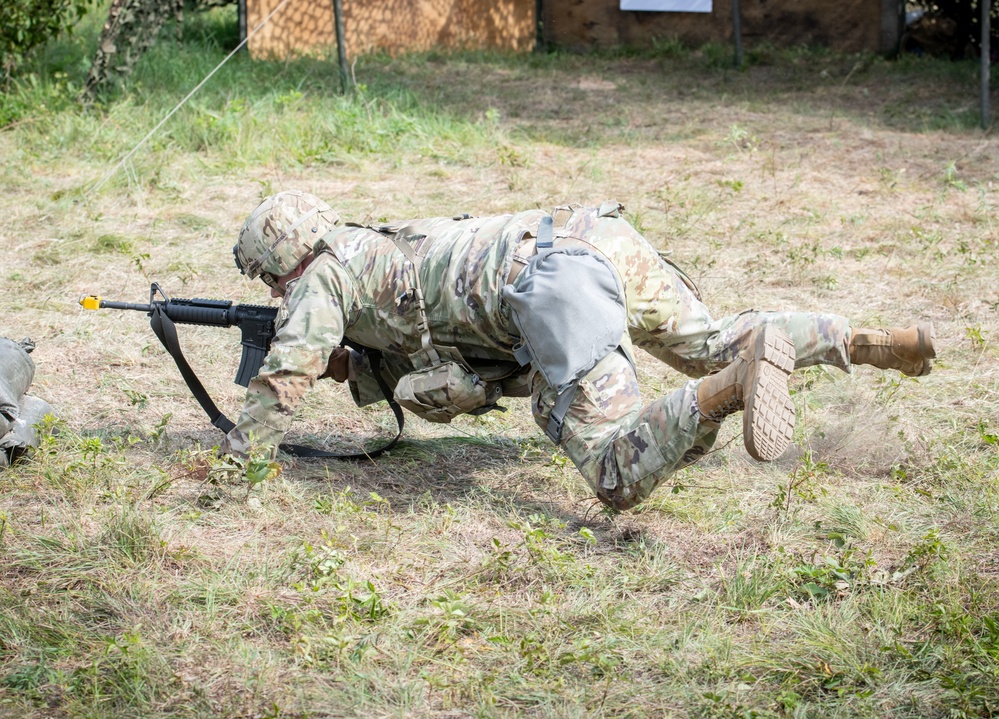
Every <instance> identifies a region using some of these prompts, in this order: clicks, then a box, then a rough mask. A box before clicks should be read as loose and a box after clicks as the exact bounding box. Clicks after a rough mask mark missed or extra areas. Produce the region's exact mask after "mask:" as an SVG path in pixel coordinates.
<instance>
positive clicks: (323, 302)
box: [220, 263, 353, 457]
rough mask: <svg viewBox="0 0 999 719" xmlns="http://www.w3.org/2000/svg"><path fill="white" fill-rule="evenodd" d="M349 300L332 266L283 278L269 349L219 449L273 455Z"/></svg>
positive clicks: (321, 368)
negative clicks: (284, 292)
mask: <svg viewBox="0 0 999 719" xmlns="http://www.w3.org/2000/svg"><path fill="white" fill-rule="evenodd" d="M323 264H326V263H323ZM311 269H312V268H310V270H311ZM352 302H353V288H352V285H351V283H350V281H349V278H347V277H346V276H345V275H344V274H343V272H342V269H341V268H338V267H331V266H327V267H316V271H314V272H312V271H307V272H306V274H305V275H303V276H302V277H301V278H300V279H299V280H297V281H296V282H294V283H289V288H288V294H287V295H286V296H285V302H284V304H283V305H282V307H281V310H280V311H279V312H278V317H277V324H276V333H275V336H274V340H273V341H272V343H271V350H270V353H268V355H267V358H266V359H265V360H264V364H263V366H262V367H261V368H260V372H259V373H258V374H257V376H256V377H254V378H253V379H252V380H251V381H250V385H249V387H248V388H247V392H246V401H245V403H244V405H243V411H242V413H241V414H240V417H239V421H238V422H237V423H236V427H235V429H233V430H232V431H231V432H229V434H228V435H226V439H225V441H224V442H223V444H222V445H221V447H220V451H221V452H223V453H226V454H232V455H236V456H245V455H247V454H248V453H249V452H250V450H251V449H254V450H257V449H264V450H267V451H269V452H270V454H271V456H272V457H273V456H275V455H276V453H277V446H278V445H279V444H280V443H281V440H282V439H283V438H284V435H285V434H286V433H287V432H288V430H289V429H290V428H291V422H292V420H293V419H294V416H295V412H296V411H297V409H298V407H299V405H300V404H301V402H302V399H303V398H304V397H305V395H306V393H307V392H308V391H309V390H310V389H312V387H313V385H315V383H316V379H317V378H318V377H319V376H320V375H322V374H323V373H324V372H326V369H327V365H328V363H329V359H330V355H331V353H332V352H333V350H335V349H336V348H337V347H338V346H339V344H340V341H341V340H342V339H343V333H344V328H345V324H346V321H347V309H345V308H349V307H351V304H352Z"/></svg>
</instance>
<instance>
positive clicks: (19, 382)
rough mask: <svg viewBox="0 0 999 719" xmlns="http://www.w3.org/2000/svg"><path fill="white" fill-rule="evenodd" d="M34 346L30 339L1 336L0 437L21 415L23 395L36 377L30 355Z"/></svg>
mask: <svg viewBox="0 0 999 719" xmlns="http://www.w3.org/2000/svg"><path fill="white" fill-rule="evenodd" d="M34 348H35V345H34V344H33V343H32V342H31V340H28V339H24V340H21V341H20V342H14V341H13V340H9V339H7V338H6V337H0V437H3V436H4V435H5V434H7V432H8V431H9V430H10V428H11V425H12V424H13V423H14V420H16V419H17V418H18V417H19V416H20V413H21V412H20V403H21V397H23V396H24V394H25V393H26V392H27V391H28V387H30V386H31V381H32V380H33V379H34V378H35V363H34V362H32V361H31V357H29V356H28V352H30V351H31V350H33V349H34Z"/></svg>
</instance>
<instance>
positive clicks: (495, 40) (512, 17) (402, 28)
mask: <svg viewBox="0 0 999 719" xmlns="http://www.w3.org/2000/svg"><path fill="white" fill-rule="evenodd" d="M280 2H281V0H245V7H246V18H245V20H246V30H247V33H250V32H252V31H253V29H254V28H255V27H256V26H257V25H258V24H259V23H260V21H261V20H263V19H264V18H265V17H267V15H268V14H269V13H270V12H271V11H272V10H273V9H274V8H275V7H277V6H278V5H279V4H280ZM343 15H344V28H345V33H346V42H345V44H346V46H347V52H348V54H349V55H350V56H353V55H356V54H358V53H362V52H367V51H371V50H384V51H387V52H390V53H392V52H399V51H402V50H426V49H430V48H499V49H508V50H530V49H532V48H533V47H534V42H535V35H536V23H535V19H534V18H535V0H343ZM333 38H334V35H333V3H332V0H289V2H288V3H287V4H286V5H285V6H284V7H283V8H281V9H280V10H279V11H278V12H277V13H276V14H275V15H274V17H273V18H271V20H270V22H268V24H267V25H265V26H264V27H263V28H262V29H261V30H260V31H259V32H258V33H257V34H256V35H255V36H253V37H252V38H251V39H250V41H249V42H248V43H247V46H248V48H249V51H250V54H251V55H252V56H253V57H287V56H289V55H292V54H296V53H307V52H319V53H327V52H329V49H330V47H331V46H332V45H333Z"/></svg>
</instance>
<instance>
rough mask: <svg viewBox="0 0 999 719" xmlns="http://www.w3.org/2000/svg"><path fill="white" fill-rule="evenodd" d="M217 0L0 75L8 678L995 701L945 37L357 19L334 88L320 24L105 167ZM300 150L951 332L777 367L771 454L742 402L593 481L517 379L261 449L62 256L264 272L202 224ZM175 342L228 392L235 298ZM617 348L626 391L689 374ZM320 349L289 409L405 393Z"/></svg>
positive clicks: (988, 452)
mask: <svg viewBox="0 0 999 719" xmlns="http://www.w3.org/2000/svg"><path fill="white" fill-rule="evenodd" d="M233 33H234V24H233V20H232V16H231V15H226V14H225V13H216V14H213V15H211V16H208V17H206V18H200V19H195V20H193V21H192V22H191V23H190V24H189V25H188V26H187V27H186V29H185V43H184V45H183V46H182V47H178V46H177V45H176V43H175V42H173V41H171V40H165V41H163V42H162V43H161V44H160V46H159V47H158V48H157V49H156V50H155V51H154V52H152V53H151V54H150V55H149V56H147V57H146V58H145V60H144V61H143V62H142V64H141V65H140V67H139V68H138V70H137V72H136V74H135V75H134V76H133V77H132V78H130V79H129V80H128V81H127V82H126V83H125V84H124V85H123V86H122V87H120V88H119V89H117V90H116V91H114V92H112V93H110V94H109V95H107V96H106V97H104V98H103V99H102V101H101V102H100V103H98V104H96V105H94V106H91V107H80V106H79V105H77V104H76V102H75V101H74V97H75V94H76V93H77V92H78V90H79V87H80V85H81V83H82V78H83V76H84V74H85V71H86V62H87V58H88V56H89V53H90V49H91V48H92V47H93V43H94V41H95V28H94V27H93V26H90V27H89V28H85V29H84V30H83V31H82V32H80V33H78V34H77V35H76V36H75V38H73V39H69V40H65V41H63V42H61V43H59V44H56V45H53V46H52V47H50V48H48V49H47V50H46V52H45V53H44V56H43V57H42V58H40V59H39V60H38V61H37V63H36V65H35V66H34V67H33V68H29V71H28V72H26V73H22V74H21V75H20V76H18V77H17V78H15V80H14V82H13V84H12V85H11V87H10V89H9V91H8V92H7V94H6V95H4V96H2V98H0V126H2V128H0V216H2V218H3V222H2V225H0V250H2V253H3V254H2V257H3V262H2V264H0V297H2V298H3V306H4V310H3V312H2V314H0V335H5V336H8V337H11V338H14V339H20V338H21V337H23V336H26V335H27V336H30V337H32V338H33V339H34V340H35V342H36V344H37V349H36V351H35V353H34V355H33V356H34V358H35V361H36V363H37V367H38V370H37V375H36V380H35V384H34V388H33V393H34V394H37V395H39V396H41V397H42V398H44V399H46V400H48V401H49V402H51V403H52V405H53V406H54V407H55V408H56V409H57V411H58V420H56V421H55V422H53V423H51V424H52V426H51V427H50V429H52V430H54V431H53V432H52V433H51V434H47V435H46V437H45V439H44V441H43V445H42V447H41V449H40V451H39V452H38V453H37V454H36V455H35V458H34V460H33V461H32V462H30V463H26V464H22V465H20V466H17V467H15V468H12V469H9V470H6V471H4V472H2V473H0V716H4V717H25V718H32V719H42V718H43V717H95V718H96V717H136V718H139V717H141V718H143V719H145V718H148V717H226V718H231V719H236V718H240V719H244V718H245V719H249V718H250V717H296V718H297V717H303V718H304V717H436V718H439V719H443V718H447V719H459V718H462V717H515V716H518V717H519V716H527V717H659V716H677V717H718V718H730V717H731V718H736V717H739V718H748V717H853V716H869V717H989V716H994V715H996V714H999V515H997V509H999V367H997V357H999V351H997V345H996V342H995V339H996V337H997V336H999V281H997V263H999V229H997V223H999V218H997V215H996V207H997V204H999V148H997V141H996V138H995V135H994V134H993V133H991V132H989V133H983V132H982V131H981V130H979V129H977V124H978V115H977V111H978V100H977V95H976V90H977V87H978V79H977V77H976V75H975V68H974V66H973V65H970V64H952V63H941V62H936V61H931V60H922V61H920V60H916V59H911V58H910V59H904V60H902V61H899V62H886V61H883V60H880V59H878V58H875V57H870V56H841V55H835V54H830V53H826V52H821V51H812V50H798V51H776V50H772V49H767V48H763V49H759V48H754V49H753V50H752V52H751V54H750V55H751V60H752V62H751V64H750V65H749V67H748V68H746V69H745V70H744V71H742V72H737V71H735V70H733V69H732V68H731V67H730V66H729V54H728V53H729V51H728V49H726V48H721V47H707V48H703V49H700V50H691V49H687V48H684V47H682V46H680V45H679V44H678V43H675V42H664V43H662V44H661V45H659V46H658V47H657V48H656V49H655V51H650V52H643V53H624V52H622V53H617V54H612V55H607V54H604V55H594V56H585V57H584V56H573V55H563V54H556V55H538V56H524V57H513V56H494V55H481V54H465V55H458V56H455V57H446V56H438V55H421V56H416V57H406V58H396V59H392V58H386V57H366V58H361V59H359V60H358V62H357V65H356V69H355V72H356V75H357V80H358V82H359V83H361V84H362V88H361V89H360V91H359V92H358V93H357V95H356V96H355V97H353V98H347V99H345V98H341V97H339V96H337V94H336V92H335V89H336V87H337V79H336V78H337V76H336V72H335V68H334V67H332V66H331V65H327V64H326V63H323V62H321V61H318V60H301V61H296V62H289V63H267V62H251V61H250V60H249V59H248V58H246V57H242V56H241V57H237V58H236V59H235V60H233V61H232V62H231V63H230V64H228V65H226V66H225V68H223V70H222V71H221V72H220V73H219V74H218V75H217V76H216V77H215V78H213V79H212V81H210V82H209V84H207V85H206V87H205V88H204V90H203V92H202V93H200V94H199V95H197V96H196V97H195V98H194V99H193V100H192V101H191V102H190V103H188V105H187V106H186V107H185V108H184V109H182V110H181V111H180V112H178V113H177V114H176V115H175V116H174V117H173V118H172V119H171V120H170V121H169V122H168V123H167V124H166V125H165V126H164V128H163V129H162V130H161V131H160V132H159V133H158V134H156V135H155V136H154V137H153V138H152V139H151V141H150V142H148V143H147V144H146V145H145V146H143V147H142V148H140V149H139V150H138V151H137V152H136V153H135V155H134V156H133V157H132V158H131V160H130V161H128V162H127V163H125V165H124V167H123V168H122V169H121V170H118V171H116V172H114V174H112V175H111V176H110V178H109V179H107V182H106V183H105V184H104V186H103V187H102V188H101V189H100V190H99V191H95V190H94V188H95V187H96V186H97V184H98V183H100V182H101V181H103V180H105V178H108V175H109V173H111V172H112V170H113V168H114V167H115V164H116V163H117V162H118V160H119V158H121V157H122V156H123V155H124V154H125V153H126V152H128V151H129V150H131V149H132V148H133V147H134V146H135V144H136V143H137V142H138V141H139V140H140V139H142V138H143V136H144V135H145V134H146V133H147V132H148V131H149V130H150V129H151V128H152V127H153V126H154V125H155V124H156V123H157V122H158V121H159V120H160V119H161V118H162V117H163V116H164V115H166V113H167V112H168V111H169V110H170V109H171V108H173V106H174V105H175V104H176V103H177V102H178V101H179V100H180V99H181V98H182V97H183V96H184V95H185V94H186V93H187V91H188V90H189V89H190V88H191V87H193V86H194V85H195V84H196V83H197V82H198V81H199V80H200V79H201V78H202V77H203V76H204V75H205V74H206V73H207V72H208V71H209V70H211V68H212V67H214V65H215V64H216V63H217V62H218V61H219V60H221V58H222V57H224V55H225V51H226V50H225V48H226V47H227V46H228V45H227V44H228V43H230V42H231V38H232V35H233ZM171 37H172V36H171ZM995 100H996V98H995V96H993V106H995V105H996V102H995ZM290 188H301V189H304V190H307V191H310V192H313V193H315V194H317V195H320V196H322V197H324V198H327V199H328V200H329V201H330V202H331V203H332V204H333V205H334V206H335V207H336V208H337V209H338V210H340V212H341V213H342V214H343V215H344V216H345V217H346V218H347V219H350V220H352V221H356V222H361V223H365V222H372V221H378V220H382V219H388V218H400V217H415V216H434V215H453V214H456V213H461V212H469V213H471V214H476V215H486V214H490V213H500V212H509V211H515V210H520V209H527V208H532V207H542V208H551V207H553V206H555V205H556V204H559V203H561V202H564V201H578V202H583V203H599V202H601V201H603V200H606V199H610V198H613V199H616V200H619V201H621V202H622V203H624V205H625V206H626V208H627V212H628V217H629V219H631V220H632V221H633V222H634V224H635V225H636V226H637V227H639V228H640V229H641V230H642V231H643V232H644V233H645V235H646V236H647V237H648V238H649V239H650V241H651V242H653V244H655V245H657V246H658V247H661V248H664V249H669V250H672V257H673V258H674V259H675V260H676V261H677V262H678V263H679V264H680V265H681V266H683V267H684V268H686V269H687V270H688V272H689V273H690V274H691V275H692V276H693V277H694V278H695V280H696V281H697V282H698V283H699V284H700V287H701V290H702V292H703V295H704V297H705V299H706V301H707V303H708V304H709V306H710V307H712V309H713V311H714V312H715V313H716V314H717V315H719V316H720V315H722V314H726V313H729V312H734V311H738V310H740V309H744V308H748V307H755V308H759V309H803V310H821V311H832V312H837V313H840V314H844V315H846V316H848V317H851V318H853V319H854V320H855V321H856V322H857V324H859V325H867V326H870V325H874V326H878V325H898V324H908V323H910V322H911V321H916V320H919V321H925V320H932V321H933V322H934V323H935V325H936V328H937V338H938V354H939V361H938V363H937V365H936V367H935V369H934V371H933V373H932V374H931V375H929V376H928V377H925V378H921V379H919V380H915V379H909V378H905V377H902V376H900V375H898V374H897V373H895V372H881V371H878V370H873V369H870V368H858V369H857V370H856V371H855V372H854V373H853V374H852V375H846V374H844V373H841V372H838V371H836V370H829V371H827V370H824V369H811V370H808V371H804V372H799V373H796V374H795V376H794V391H795V394H794V397H795V402H796V404H797V407H798V423H797V428H796V436H795V444H794V447H793V448H792V449H791V450H790V451H789V452H788V453H787V454H786V455H785V456H784V457H782V458H781V459H780V460H778V461H776V462H773V463H770V464H758V463H755V462H753V461H752V460H751V459H750V458H749V457H748V455H747V454H746V452H745V450H744V449H743V448H742V444H741V438H740V437H739V435H738V428H739V422H737V421H736V422H729V423H728V424H727V425H726V426H725V427H724V428H723V434H724V437H723V441H721V442H719V445H718V446H719V449H718V450H717V451H716V452H714V453H713V454H711V455H709V456H708V457H706V458H705V459H703V460H702V461H701V462H699V463H698V464H697V465H695V466H693V467H691V468H689V469H687V470H684V471H682V472H681V473H679V474H677V475H676V477H675V478H674V479H675V482H674V483H673V484H672V485H671V486H667V487H664V488H662V489H661V490H660V491H659V492H658V494H656V495H654V497H653V498H652V499H650V500H649V501H648V502H646V503H645V504H644V505H642V506H640V507H639V508H638V509H636V510H634V511H632V512H629V513H625V514H621V515H617V516H611V515H608V514H606V513H604V512H603V511H602V510H601V508H600V505H599V504H596V503H595V502H594V500H593V499H592V498H591V497H590V495H589V492H588V490H587V489H586V487H585V486H584V484H583V482H582V480H581V479H580V478H579V477H578V476H577V474H576V472H575V470H574V468H573V467H572V466H571V463H569V462H568V461H567V459H566V458H565V456H564V455H562V454H561V453H560V452H558V451H557V450H555V449H554V448H553V447H552V446H551V445H550V444H548V443H547V441H546V440H544V438H543V436H542V435H541V434H540V432H539V431H538V430H537V429H536V428H535V426H534V424H533V421H532V420H531V416H530V411H529V407H528V406H527V403H526V400H520V399H514V400H508V401H506V402H505V403H506V404H507V405H508V407H509V411H508V412H506V413H504V414H496V413H494V414H490V415H485V416H483V417H480V418H472V417H464V418H460V419H459V420H457V421H456V422H454V424H453V425H450V426H443V427H441V426H437V425H431V424H428V423H424V422H421V421H420V420H418V419H415V418H412V417H411V418H410V419H409V421H408V423H407V432H406V441H405V443H404V444H402V445H401V446H400V447H399V448H398V449H397V450H394V451H393V452H392V453H391V456H389V457H385V458H381V459H379V460H377V461H375V462H373V463H370V464H346V463H336V462H331V463H320V462H310V461H287V462H285V463H284V471H283V472H282V473H281V474H280V476H279V477H277V478H276V479H272V480H268V481H266V482H263V483H262V484H259V485H257V486H255V487H254V488H253V489H252V490H251V491H248V488H247V486H246V484H245V483H244V482H242V481H241V480H239V479H238V478H235V477H233V476H231V475H228V474H226V473H225V472H224V471H221V469H220V468H219V465H218V462H217V461H216V460H215V459H214V452H213V449H212V448H213V447H214V446H215V445H217V443H218V442H219V440H220V439H221V435H220V434H219V433H218V432H217V431H216V430H214V429H212V428H211V427H210V426H209V424H208V422H207V420H206V418H205V417H204V416H203V415H202V414H201V411H200V409H199V408H198V407H197V405H196V404H195V402H194V401H193V399H192V398H191V397H190V396H189V394H188V392H187V390H186V388H185V387H184V385H183V382H182V380H181V378H180V376H179V374H178V372H177V370H176V368H175V367H174V366H173V364H172V362H171V360H170V358H169V356H167V355H166V354H165V353H164V351H163V350H162V349H161V348H160V347H159V345H158V343H157V341H156V339H155V337H154V336H153V334H152V332H151V331H150V329H149V327H148V323H147V321H146V318H145V316H144V315H142V314H140V313H114V312H109V311H103V312H100V313H91V312H84V311H83V310H82V309H80V308H79V307H78V305H77V299H78V298H79V297H80V296H81V295H83V294H90V293H96V294H101V295H103V296H104V297H106V298H109V299H116V300H123V301H131V302H140V301H145V298H146V297H148V287H149V284H150V282H151V281H156V282H159V283H160V284H161V285H162V286H163V288H164V289H165V290H166V291H167V292H168V293H170V294H172V295H175V296H179V297H220V298H228V299H233V300H237V301H241V302H252V303H261V302H266V301H268V300H267V292H266V288H265V287H264V286H263V285H262V284H259V283H258V284H252V283H249V282H247V281H245V280H244V279H243V278H241V277H240V275H239V273H238V272H237V271H236V270H235V269H234V268H233V266H232V260H231V252H230V248H231V247H232V244H233V243H234V241H235V236H236V233H237V231H238V228H239V226H240V224H241V223H242V220H243V219H244V217H245V216H246V215H247V214H248V213H249V212H250V210H252V209H253V207H254V206H255V205H256V204H257V203H258V202H259V200H260V199H261V198H262V197H264V196H266V195H268V194H270V193H272V192H276V191H278V190H282V189H290ZM182 341H183V343H184V347H185V350H186V352H187V354H188V357H189V359H190V360H191V362H192V364H193V365H194V366H195V368H196V369H197V370H198V372H199V373H200V374H201V376H202V378H203V380H204V382H205V384H206V386H207V387H208V388H209V390H210V391H211V392H212V393H213V395H215V396H216V399H217V400H218V401H219V403H220V404H221V405H222V406H223V409H224V410H225V411H226V412H227V413H228V414H229V415H230V416H232V415H235V414H237V413H238V411H239V407H240V402H241V391H240V388H239V387H237V386H235V385H233V384H232V383H231V379H232V377H233V376H234V374H235V370H236V365H237V361H238V352H239V345H238V335H237V334H236V333H235V331H211V330H208V329H200V328H183V334H182ZM639 369H640V375H641V380H642V384H643V390H644V391H645V393H646V394H647V396H649V397H654V396H656V395H660V394H662V393H666V392H669V391H672V390H673V389H674V388H676V387H679V386H680V385H681V383H682V382H683V378H681V377H680V376H678V375H677V374H676V373H674V372H672V371H671V370H668V369H666V368H664V367H662V366H660V365H658V364H656V363H655V362H653V361H651V359H650V358H648V357H643V358H640V366H639ZM323 385H332V383H320V386H318V387H317V389H316V390H315V392H314V394H313V395H312V396H311V397H310V399H309V402H308V405H307V407H306V408H305V410H304V411H303V412H302V413H301V415H300V416H299V418H298V420H297V422H296V425H295V428H294V430H293V433H292V434H293V435H294V438H295V439H299V440H301V439H306V440H315V441H319V442H323V443H325V444H327V445H330V446H335V447H342V448H345V449H346V448H350V447H356V446H357V444H358V443H359V442H362V441H365V440H368V439H370V438H371V437H372V436H373V435H376V434H379V433H380V434H382V435H385V434H387V433H388V432H390V431H391V429H392V427H393V420H392V417H391V414H390V413H388V412H387V411H386V410H385V409H384V407H379V406H376V407H374V408H365V409H363V410H358V409H356V408H354V407H353V406H352V404H351V402H350V399H349V396H348V394H347V393H346V392H345V391H344V388H342V387H340V386H338V385H333V386H323Z"/></svg>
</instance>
